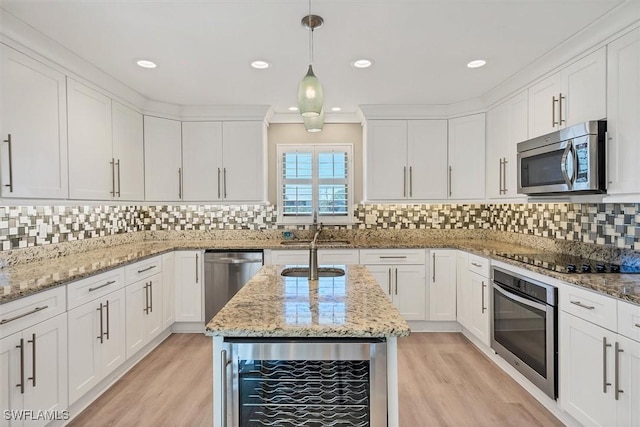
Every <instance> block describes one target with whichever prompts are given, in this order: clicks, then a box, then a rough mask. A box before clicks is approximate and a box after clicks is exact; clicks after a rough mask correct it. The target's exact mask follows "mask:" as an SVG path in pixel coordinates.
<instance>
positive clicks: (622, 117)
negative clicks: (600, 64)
mask: <svg viewBox="0 0 640 427" xmlns="http://www.w3.org/2000/svg"><path fill="white" fill-rule="evenodd" d="M608 55H609V59H608V62H607V64H608V68H607V93H608V98H607V111H608V117H607V132H608V136H609V139H608V141H607V145H608V153H607V159H608V163H609V164H608V165H607V167H608V170H607V175H608V183H607V193H609V194H615V195H618V194H636V195H637V194H639V193H640V168H638V164H640V101H639V100H640V29H636V30H634V31H632V32H630V33H627V34H626V35H624V36H622V37H620V38H619V39H617V40H614V41H613V42H612V43H611V44H609V45H608Z"/></svg>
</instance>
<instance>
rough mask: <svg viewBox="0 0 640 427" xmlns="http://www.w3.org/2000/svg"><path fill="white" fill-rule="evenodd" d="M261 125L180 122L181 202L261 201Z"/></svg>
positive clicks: (262, 139) (262, 173)
mask: <svg viewBox="0 0 640 427" xmlns="http://www.w3.org/2000/svg"><path fill="white" fill-rule="evenodd" d="M264 161H265V144H264V125H263V123H262V122H255V121H246V122H184V123H182V162H183V166H184V171H183V174H184V175H183V177H184V181H183V189H184V195H183V199H184V200H187V201H222V200H225V201H263V200H264V199H265V192H264V189H265V187H264V182H265V178H264V170H265V167H264Z"/></svg>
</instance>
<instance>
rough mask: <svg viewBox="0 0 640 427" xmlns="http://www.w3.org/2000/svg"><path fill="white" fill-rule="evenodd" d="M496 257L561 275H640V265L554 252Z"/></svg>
mask: <svg viewBox="0 0 640 427" xmlns="http://www.w3.org/2000/svg"><path fill="white" fill-rule="evenodd" d="M496 255H498V256H501V257H503V258H508V259H512V260H514V261H520V262H523V263H525V264H529V265H535V266H536V267H541V268H546V269H547V270H553V271H557V272H559V273H628V274H638V273H640V265H631V264H624V263H623V264H612V263H608V262H605V261H599V260H594V259H589V258H581V257H578V256H574V255H565V254H556V253H552V252H546V253H533V254H512V253H497V254H496Z"/></svg>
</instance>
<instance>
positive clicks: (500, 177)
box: [498, 158, 502, 194]
mask: <svg viewBox="0 0 640 427" xmlns="http://www.w3.org/2000/svg"><path fill="white" fill-rule="evenodd" d="M498 187H499V188H500V190H499V191H498V194H502V158H500V167H499V169H498Z"/></svg>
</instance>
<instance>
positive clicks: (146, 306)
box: [142, 283, 149, 314]
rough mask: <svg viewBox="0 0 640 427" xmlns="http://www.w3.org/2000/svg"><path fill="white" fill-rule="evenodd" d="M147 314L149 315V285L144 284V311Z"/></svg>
mask: <svg viewBox="0 0 640 427" xmlns="http://www.w3.org/2000/svg"><path fill="white" fill-rule="evenodd" d="M142 311H144V312H145V314H149V284H148V283H145V284H144V310H142Z"/></svg>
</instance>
